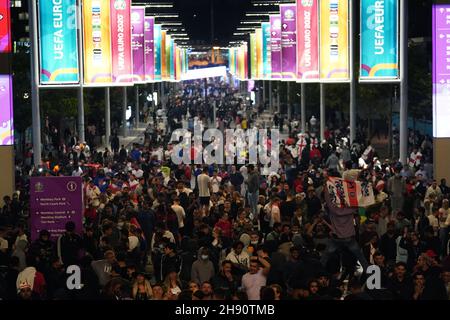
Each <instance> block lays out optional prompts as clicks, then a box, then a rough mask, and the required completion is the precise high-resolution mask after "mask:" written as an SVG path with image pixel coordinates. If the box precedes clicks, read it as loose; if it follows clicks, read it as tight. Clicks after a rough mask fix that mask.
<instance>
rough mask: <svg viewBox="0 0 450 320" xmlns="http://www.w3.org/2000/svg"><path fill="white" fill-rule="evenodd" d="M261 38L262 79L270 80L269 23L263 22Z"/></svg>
mask: <svg viewBox="0 0 450 320" xmlns="http://www.w3.org/2000/svg"><path fill="white" fill-rule="evenodd" d="M261 28H262V36H263V44H262V50H263V79H270V78H271V73H272V57H271V54H270V46H271V31H270V22H263V23H262V24H261Z"/></svg>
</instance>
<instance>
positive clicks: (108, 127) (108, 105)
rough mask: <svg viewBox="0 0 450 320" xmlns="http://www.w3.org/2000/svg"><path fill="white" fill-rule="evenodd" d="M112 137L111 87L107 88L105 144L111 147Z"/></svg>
mask: <svg viewBox="0 0 450 320" xmlns="http://www.w3.org/2000/svg"><path fill="white" fill-rule="evenodd" d="M110 138H111V100H110V94H109V87H106V88H105V146H106V147H107V148H110V146H111V144H110Z"/></svg>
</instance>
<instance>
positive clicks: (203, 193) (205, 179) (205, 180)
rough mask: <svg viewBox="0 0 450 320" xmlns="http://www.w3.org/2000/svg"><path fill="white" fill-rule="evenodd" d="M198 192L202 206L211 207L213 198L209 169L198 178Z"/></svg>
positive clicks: (204, 169)
mask: <svg viewBox="0 0 450 320" xmlns="http://www.w3.org/2000/svg"><path fill="white" fill-rule="evenodd" d="M197 183H198V192H199V194H198V195H199V197H200V204H201V205H202V206H206V207H209V198H210V196H211V193H210V189H211V181H210V179H209V175H208V168H207V167H205V168H203V172H202V173H201V174H200V175H199V176H198V177H197Z"/></svg>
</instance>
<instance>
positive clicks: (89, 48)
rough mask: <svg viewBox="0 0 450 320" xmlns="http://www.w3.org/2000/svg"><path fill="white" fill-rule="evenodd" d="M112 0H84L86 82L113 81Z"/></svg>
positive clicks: (101, 82) (100, 82)
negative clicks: (110, 15)
mask: <svg viewBox="0 0 450 320" xmlns="http://www.w3.org/2000/svg"><path fill="white" fill-rule="evenodd" d="M109 14H110V1H109V0H84V2H83V32H84V50H83V51H84V83H85V84H103V83H110V82H112V77H111V73H112V71H111V70H112V58H111V30H110V18H109Z"/></svg>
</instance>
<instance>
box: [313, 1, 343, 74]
mask: <svg viewBox="0 0 450 320" xmlns="http://www.w3.org/2000/svg"><path fill="white" fill-rule="evenodd" d="M348 8H349V6H348V0H322V1H320V78H321V80H322V81H330V82H336V81H348V80H349V79H350V72H349V34H348V19H349V16H348Z"/></svg>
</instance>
